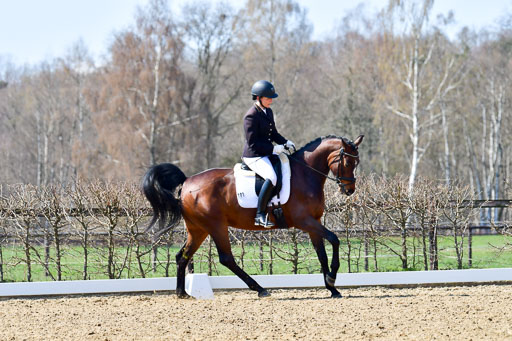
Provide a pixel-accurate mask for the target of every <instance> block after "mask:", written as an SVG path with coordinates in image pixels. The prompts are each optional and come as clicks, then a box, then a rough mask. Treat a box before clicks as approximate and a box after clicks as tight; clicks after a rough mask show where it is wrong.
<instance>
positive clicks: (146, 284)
mask: <svg viewBox="0 0 512 341" xmlns="http://www.w3.org/2000/svg"><path fill="white" fill-rule="evenodd" d="M252 277H253V278H254V279H255V280H256V281H257V282H258V283H259V284H260V285H261V286H262V287H264V288H315V287H323V286H324V281H323V276H322V275H320V274H313V275H256V276H252ZM499 282H501V283H507V284H512V268H500V269H472V270H437V271H404V272H366V273H339V274H338V277H337V278H336V286H339V287H360V286H378V285H385V286H393V285H397V286H400V285H428V284H468V283H472V284H474V283H481V284H483V283H499ZM194 283H196V284H195V285H194ZM208 284H209V287H208ZM197 285H200V287H196V286H197ZM185 289H186V291H187V292H189V294H192V296H194V297H196V296H198V298H200V297H199V295H203V293H206V294H204V295H206V298H211V296H210V294H209V291H210V290H211V289H218V290H222V289H247V286H246V285H245V283H244V282H242V280H241V279H239V278H238V277H236V276H212V277H208V276H207V275H206V274H192V275H187V277H186V281H185ZM174 290H176V277H169V278H139V279H111V280H89V281H62V282H19V283H0V297H2V296H3V297H17V296H45V295H68V294H105V293H126V292H151V291H174Z"/></svg>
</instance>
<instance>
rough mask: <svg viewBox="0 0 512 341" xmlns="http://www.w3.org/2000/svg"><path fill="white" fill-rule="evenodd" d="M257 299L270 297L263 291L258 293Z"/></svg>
mask: <svg viewBox="0 0 512 341" xmlns="http://www.w3.org/2000/svg"><path fill="white" fill-rule="evenodd" d="M258 297H259V298H265V297H270V293H269V292H268V291H267V290H263V291H260V292H259V293H258Z"/></svg>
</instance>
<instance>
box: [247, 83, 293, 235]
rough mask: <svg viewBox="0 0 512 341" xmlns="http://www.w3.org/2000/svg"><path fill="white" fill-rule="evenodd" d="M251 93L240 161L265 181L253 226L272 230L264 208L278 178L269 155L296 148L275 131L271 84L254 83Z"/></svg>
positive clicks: (273, 95)
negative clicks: (271, 106)
mask: <svg viewBox="0 0 512 341" xmlns="http://www.w3.org/2000/svg"><path fill="white" fill-rule="evenodd" d="M251 94H252V99H253V101H255V102H254V105H253V106H252V107H251V108H250V109H249V111H247V113H246V114H245V116H244V131H245V140H246V142H245V146H244V153H243V156H242V159H243V160H244V162H245V163H246V164H247V166H249V168H250V169H252V170H253V171H254V172H256V173H257V174H258V175H259V176H261V177H262V178H263V179H265V182H264V183H263V186H262V187H261V191H260V194H259V196H258V207H257V210H256V218H255V220H254V224H255V225H260V226H264V227H272V226H274V224H273V223H272V222H271V221H267V218H266V216H265V209H266V206H267V204H268V201H269V200H270V196H271V193H272V190H273V189H274V186H275V185H276V182H277V176H276V173H275V172H274V168H273V167H272V164H271V163H270V160H269V159H268V156H269V155H271V154H280V153H282V152H283V151H284V149H285V147H286V148H291V147H293V148H295V144H294V143H293V142H292V141H290V140H287V139H285V138H284V137H283V136H281V134H279V133H278V132H277V129H276V124H275V122H274V114H273V113H272V109H270V105H271V104H272V99H273V98H276V97H277V94H276V91H275V90H274V86H273V85H272V83H270V82H268V81H265V80H261V81H257V82H256V83H254V85H253V86H252V89H251ZM272 142H275V143H276V145H273V144H272Z"/></svg>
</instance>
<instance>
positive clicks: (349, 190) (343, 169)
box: [328, 135, 364, 195]
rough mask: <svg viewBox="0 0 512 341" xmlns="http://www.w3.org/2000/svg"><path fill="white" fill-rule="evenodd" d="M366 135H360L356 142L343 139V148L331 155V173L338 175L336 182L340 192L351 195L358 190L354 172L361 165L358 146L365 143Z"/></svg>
mask: <svg viewBox="0 0 512 341" xmlns="http://www.w3.org/2000/svg"><path fill="white" fill-rule="evenodd" d="M363 138H364V135H359V137H358V138H356V139H355V141H354V142H352V141H349V140H346V139H344V138H343V139H341V140H340V141H341V148H340V149H339V150H338V149H337V150H335V151H333V152H332V153H330V154H329V157H328V165H329V168H330V170H331V172H332V173H333V174H334V175H336V182H337V183H338V186H340V191H342V192H343V193H345V194H346V195H351V194H353V193H354V192H355V190H356V178H355V176H354V171H355V169H356V167H357V165H358V164H359V152H358V150H357V148H358V146H359V145H360V144H361V142H363Z"/></svg>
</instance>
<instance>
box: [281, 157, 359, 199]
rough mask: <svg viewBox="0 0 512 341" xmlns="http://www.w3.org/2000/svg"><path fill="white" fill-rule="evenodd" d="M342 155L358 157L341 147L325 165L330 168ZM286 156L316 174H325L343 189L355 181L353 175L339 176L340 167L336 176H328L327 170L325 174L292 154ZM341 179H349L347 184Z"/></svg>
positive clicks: (339, 160)
mask: <svg viewBox="0 0 512 341" xmlns="http://www.w3.org/2000/svg"><path fill="white" fill-rule="evenodd" d="M343 156H350V157H353V158H358V157H359V156H358V155H354V154H350V153H347V152H345V150H344V149H343V148H341V149H340V154H339V155H338V157H337V158H335V159H334V160H333V161H332V162H331V163H330V164H328V165H327V166H328V167H329V168H330V167H331V166H332V165H333V164H335V163H338V162H341V160H342V159H343ZM288 157H290V158H291V159H293V160H295V161H296V162H298V163H300V164H302V165H303V166H306V167H307V168H309V169H311V170H313V171H315V172H317V173H318V174H321V175H323V176H325V177H326V178H327V179H329V180H332V181H334V182H336V184H337V185H338V186H340V187H343V191H345V186H348V185H350V184H353V183H355V182H356V178H354V177H346V176H341V167H338V174H336V177H335V178H334V177H332V176H329V172H327V174H325V173H324V172H321V171H319V170H318V169H316V168H313V167H311V166H310V165H308V164H307V163H305V162H303V161H301V160H299V159H297V158H295V157H294V156H293V155H288ZM342 180H343V181H349V182H350V183H349V184H344V183H343V182H342Z"/></svg>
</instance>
